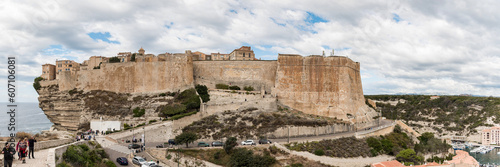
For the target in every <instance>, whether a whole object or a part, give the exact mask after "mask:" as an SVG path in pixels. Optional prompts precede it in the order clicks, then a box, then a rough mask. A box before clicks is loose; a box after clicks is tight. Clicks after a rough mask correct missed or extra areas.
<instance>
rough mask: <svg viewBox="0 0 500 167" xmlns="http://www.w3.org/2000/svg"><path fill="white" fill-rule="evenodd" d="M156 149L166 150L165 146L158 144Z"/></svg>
mask: <svg viewBox="0 0 500 167" xmlns="http://www.w3.org/2000/svg"><path fill="white" fill-rule="evenodd" d="M156 148H164V146H163V144H158V145H157V146H156Z"/></svg>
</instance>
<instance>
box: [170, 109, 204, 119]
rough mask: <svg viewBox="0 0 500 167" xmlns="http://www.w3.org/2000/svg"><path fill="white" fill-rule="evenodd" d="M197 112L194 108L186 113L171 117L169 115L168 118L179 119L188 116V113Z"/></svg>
mask: <svg viewBox="0 0 500 167" xmlns="http://www.w3.org/2000/svg"><path fill="white" fill-rule="evenodd" d="M197 112H198V110H195V111H192V112H188V113H184V114H179V115H174V116H173V117H171V118H170V119H172V120H178V119H181V118H183V117H187V116H190V115H193V114H196V113H197Z"/></svg>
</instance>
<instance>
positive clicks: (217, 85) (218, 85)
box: [215, 84, 229, 89]
mask: <svg viewBox="0 0 500 167" xmlns="http://www.w3.org/2000/svg"><path fill="white" fill-rule="evenodd" d="M215 88H217V89H229V85H226V84H215Z"/></svg>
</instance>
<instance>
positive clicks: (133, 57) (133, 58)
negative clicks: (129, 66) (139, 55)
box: [130, 53, 135, 61]
mask: <svg viewBox="0 0 500 167" xmlns="http://www.w3.org/2000/svg"><path fill="white" fill-rule="evenodd" d="M130 61H135V53H134V54H132V57H130Z"/></svg>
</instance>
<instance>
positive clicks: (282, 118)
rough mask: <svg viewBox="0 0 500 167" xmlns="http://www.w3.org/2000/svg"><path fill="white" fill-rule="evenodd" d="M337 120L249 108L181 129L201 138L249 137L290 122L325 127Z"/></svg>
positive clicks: (261, 134)
mask: <svg viewBox="0 0 500 167" xmlns="http://www.w3.org/2000/svg"><path fill="white" fill-rule="evenodd" d="M334 123H338V122H331V121H330V120H327V119H321V118H317V117H315V119H311V118H307V117H305V116H301V115H298V114H292V113H285V112H259V111H258V110H257V108H248V109H245V110H242V111H238V112H232V111H225V112H224V113H222V114H219V115H211V116H208V117H205V118H203V119H201V120H198V121H195V122H193V123H192V124H190V125H188V126H186V127H184V128H183V129H182V131H183V132H193V133H196V134H198V135H199V136H200V137H202V138H213V139H221V138H223V137H226V136H236V137H238V138H240V139H246V138H253V137H260V136H265V134H266V133H269V132H274V131H276V129H278V128H280V127H286V126H288V125H294V126H325V125H329V124H334Z"/></svg>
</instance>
